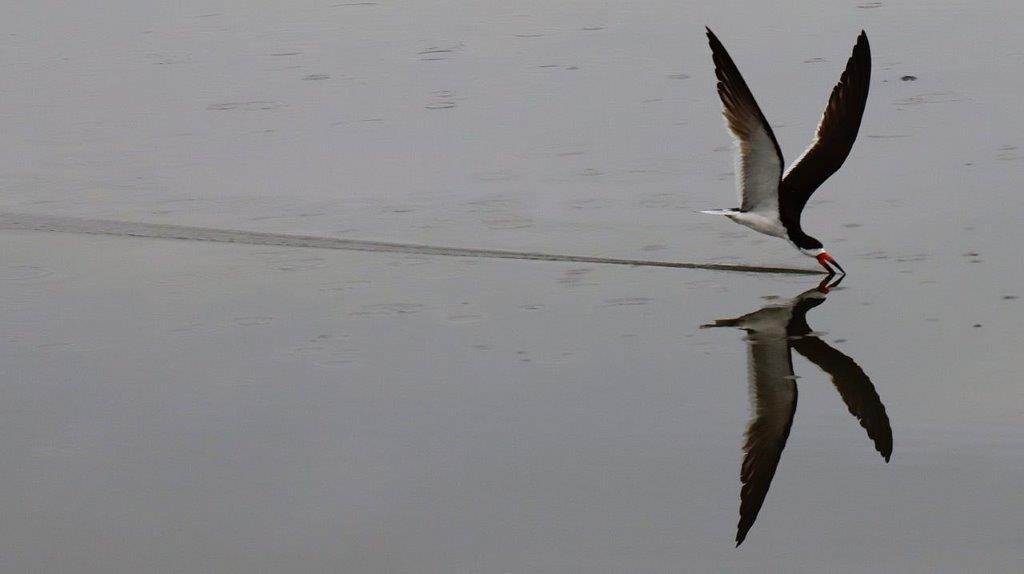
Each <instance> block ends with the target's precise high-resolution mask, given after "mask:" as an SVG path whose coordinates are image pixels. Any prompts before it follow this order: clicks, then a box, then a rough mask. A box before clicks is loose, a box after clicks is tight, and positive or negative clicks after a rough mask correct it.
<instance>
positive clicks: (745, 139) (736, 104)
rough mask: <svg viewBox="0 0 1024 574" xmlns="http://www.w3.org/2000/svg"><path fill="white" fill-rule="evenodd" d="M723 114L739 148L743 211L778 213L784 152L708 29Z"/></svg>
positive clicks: (738, 184) (738, 181)
mask: <svg viewBox="0 0 1024 574" xmlns="http://www.w3.org/2000/svg"><path fill="white" fill-rule="evenodd" d="M708 43H709V44H710V45H711V56H712V58H713V60H714V62H715V76H716V77H717V78H718V96H719V97H720V98H721V99H722V115H723V116H725V121H726V125H727V126H728V128H729V131H730V132H731V133H732V135H733V139H734V143H735V147H736V152H735V153H736V192H737V193H738V194H739V200H740V209H742V210H743V211H766V212H771V213H772V214H775V213H776V212H777V210H778V206H779V179H780V178H781V176H782V151H781V150H780V149H779V143H778V142H777V141H776V140H775V134H774V133H772V128H771V126H769V125H768V121H767V120H766V119H765V118H764V114H763V113H761V108H759V107H758V105H757V102H756V101H755V100H754V95H753V94H751V93H750V88H748V87H747V83H746V82H745V81H743V76H741V75H740V71H739V70H738V69H737V68H736V64H734V63H733V61H732V58H730V57H729V53H728V52H726V51H725V46H723V45H722V43H721V42H719V41H718V38H717V37H716V36H715V34H714V33H713V32H711V30H708Z"/></svg>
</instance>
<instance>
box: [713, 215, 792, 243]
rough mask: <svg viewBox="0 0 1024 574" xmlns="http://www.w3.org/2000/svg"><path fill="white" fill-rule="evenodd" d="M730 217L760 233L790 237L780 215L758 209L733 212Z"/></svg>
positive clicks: (783, 237)
mask: <svg viewBox="0 0 1024 574" xmlns="http://www.w3.org/2000/svg"><path fill="white" fill-rule="evenodd" d="M728 217H729V219H732V220H733V221H735V222H736V223H739V224H740V225H745V226H747V227H749V228H751V229H753V230H754V231H757V232H758V233H764V234H765V235H771V236H772V237H781V238H782V239H789V235H788V234H787V233H786V228H785V226H783V225H782V222H781V221H779V218H778V216H768V215H765V214H763V213H758V212H756V211H745V212H739V213H731V214H729V216H728Z"/></svg>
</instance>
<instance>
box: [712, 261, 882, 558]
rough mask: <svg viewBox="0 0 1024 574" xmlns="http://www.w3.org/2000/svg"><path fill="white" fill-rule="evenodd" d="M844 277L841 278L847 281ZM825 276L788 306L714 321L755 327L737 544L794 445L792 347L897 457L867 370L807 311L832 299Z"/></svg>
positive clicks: (749, 362)
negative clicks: (818, 331) (825, 335)
mask: <svg viewBox="0 0 1024 574" xmlns="http://www.w3.org/2000/svg"><path fill="white" fill-rule="evenodd" d="M841 280H842V277H840V281H841ZM828 281H829V279H825V280H824V281H822V282H821V285H819V286H818V287H817V288H815V289H811V290H810V291H806V292H804V293H801V294H800V295H798V296H796V297H795V298H794V299H792V300H791V301H788V302H786V303H782V304H774V305H768V306H766V307H764V308H762V309H760V310H757V311H754V312H753V313H748V314H746V315H743V316H742V317H737V318H735V319H720V320H718V321H715V322H714V323H712V324H710V325H703V326H702V328H708V327H737V328H739V329H743V330H744V331H746V332H747V338H746V340H747V357H748V359H747V380H748V384H749V386H750V397H751V401H752V403H753V404H752V405H751V410H752V413H751V416H750V422H749V423H748V425H747V433H746V442H745V443H744V445H743V452H744V457H743V464H742V466H741V468H740V482H741V483H742V487H741V488H740V520H739V524H738V525H737V527H736V546H739V545H740V544H741V543H742V542H743V540H744V539H745V538H746V537H747V532H749V531H750V527H751V526H753V525H754V521H755V520H756V519H757V514H758V512H760V510H761V505H762V504H763V503H764V499H765V496H766V495H767V494H768V487H770V486H771V483H772V478H774V477H775V470H776V469H777V468H778V466H779V459H780V458H781V457H782V450H783V449H784V448H785V447H786V439H788V438H789V430H790V428H791V427H792V425H793V415H794V413H796V399H797V388H796V377H795V376H794V375H793V359H792V356H791V353H790V351H791V350H796V352H797V353H800V354H801V355H803V356H804V358H806V359H807V360H809V361H810V362H812V363H814V365H816V366H817V367H818V368H820V369H821V370H822V371H825V373H827V374H828V375H829V377H831V379H832V384H833V385H835V387H836V390H837V391H839V395H840V397H842V399H843V402H844V403H846V408H847V409H849V411H850V414H852V415H853V416H855V417H856V418H857V420H858V421H860V426H862V427H863V428H864V430H866V431H867V434H868V438H869V439H871V442H873V443H874V445H875V450H877V451H878V453H879V454H881V455H882V457H883V458H884V459H885V461H886V462H889V457H890V456H891V455H892V427H891V426H890V425H889V416H888V415H887V414H886V413H885V405H883V404H882V400H881V398H879V396H878V392H876V391H875V387H874V385H873V384H872V383H871V379H870V378H868V376H867V375H866V374H865V373H864V370H863V369H861V368H860V366H859V365H858V364H857V363H856V361H854V360H853V359H852V358H850V357H849V356H847V355H845V354H843V353H842V352H840V351H838V350H837V349H835V348H834V347H832V346H830V345H829V344H828V343H826V342H825V341H822V340H821V338H819V337H818V336H817V335H815V334H814V331H812V330H811V327H810V326H809V325H808V324H807V312H808V311H810V310H811V309H813V308H814V307H817V306H818V305H821V304H822V303H824V302H825V297H826V295H827V294H828V291H829V289H830V288H832V287H835V286H836V285H838V283H839V281H836V282H835V283H833V284H832V285H829V284H828Z"/></svg>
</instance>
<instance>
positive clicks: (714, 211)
mask: <svg viewBox="0 0 1024 574" xmlns="http://www.w3.org/2000/svg"><path fill="white" fill-rule="evenodd" d="M700 213H706V214H708V215H736V214H737V213H740V210H738V209H708V210H706V211H701V212H700Z"/></svg>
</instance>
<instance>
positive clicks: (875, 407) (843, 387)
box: [791, 336, 892, 462]
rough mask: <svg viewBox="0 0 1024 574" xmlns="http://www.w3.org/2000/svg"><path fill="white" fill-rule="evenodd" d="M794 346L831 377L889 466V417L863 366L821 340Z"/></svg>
mask: <svg viewBox="0 0 1024 574" xmlns="http://www.w3.org/2000/svg"><path fill="white" fill-rule="evenodd" d="M791 344H792V346H793V349H795V350H796V352H798V353H800V354H801V355H803V356H804V357H806V358H807V360H808V361H810V362H812V363H814V364H815V365H817V366H818V367H819V368H820V369H821V370H823V371H825V372H826V373H828V375H829V376H830V377H832V384H833V385H835V387H836V390H837V391H839V396H841V397H842V398H843V402H844V403H846V408H848V409H850V414H852V415H853V416H855V417H857V420H858V421H860V426H862V427H864V430H866V431H867V432H868V438H870V439H871V442H873V443H875V450H877V451H878V453H879V454H881V455H882V458H884V459H885V462H889V457H890V456H892V427H891V426H890V425H889V415H887V414H886V412H885V405H883V404H882V399H881V398H880V397H879V396H878V393H877V392H876V391H875V386H874V385H873V384H871V379H869V378H868V376H867V375H866V374H865V373H864V370H863V369H861V368H860V365H858V364H857V363H856V361H854V360H853V359H852V358H850V357H849V356H847V355H845V354H843V353H842V352H840V351H839V350H837V349H835V348H833V347H831V346H830V345H829V344H828V343H826V342H825V341H822V340H821V339H819V338H818V337H814V336H806V337H803V338H799V339H795V340H793V341H792V343H791Z"/></svg>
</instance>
